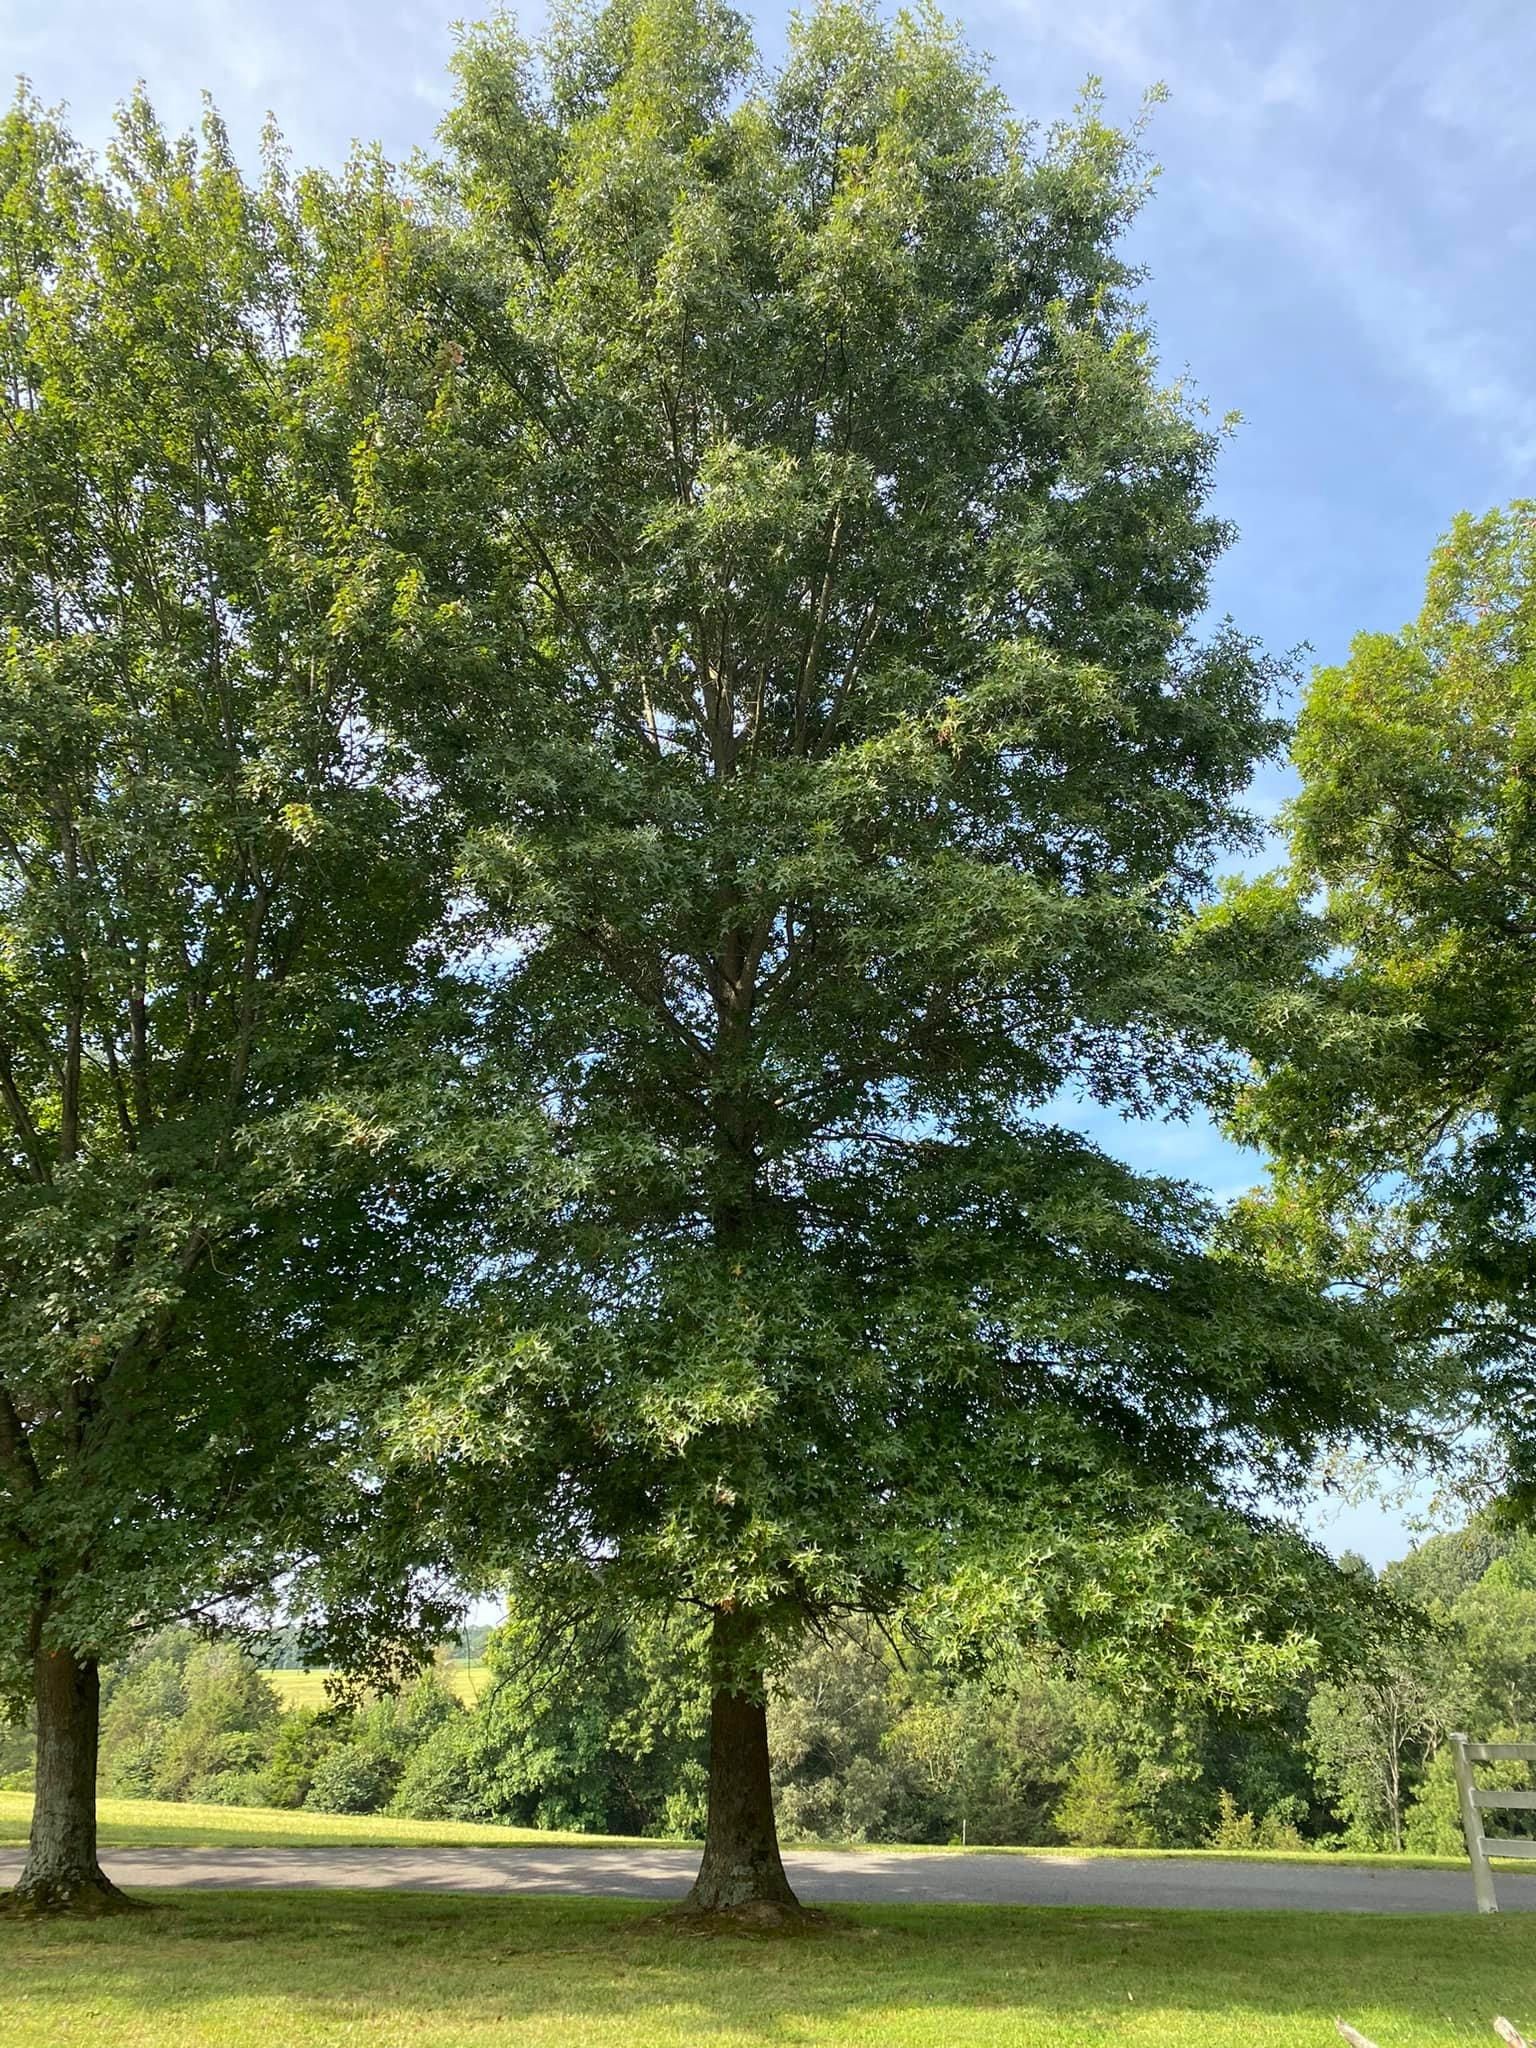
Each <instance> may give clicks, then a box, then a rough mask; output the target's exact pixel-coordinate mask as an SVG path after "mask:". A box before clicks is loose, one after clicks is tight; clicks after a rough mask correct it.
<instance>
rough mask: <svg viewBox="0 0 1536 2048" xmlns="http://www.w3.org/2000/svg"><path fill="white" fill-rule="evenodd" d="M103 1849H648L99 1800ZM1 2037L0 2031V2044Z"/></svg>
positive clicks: (613, 1842) (562, 1837)
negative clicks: (370, 1847) (524, 1847)
mask: <svg viewBox="0 0 1536 2048" xmlns="http://www.w3.org/2000/svg"><path fill="white" fill-rule="evenodd" d="M96 1811H97V1822H98V1827H99V1832H100V1838H101V1846H102V1848H103V1849H152V1848H169V1849H174V1848H187V1849H277V1848H282V1849H304V1848H314V1849H355V1848H367V1847H369V1846H370V1845H371V1846H372V1847H374V1848H377V1849H409V1848H413V1847H420V1848H439V1849H451V1848H458V1849H498V1848H500V1849H510V1848H517V1847H520V1846H528V1847H535V1848H544V1849H552V1848H578V1847H579V1848H585V1849H602V1848H615V1849H634V1848H646V1849H654V1848H655V1847H656V1846H657V1844H656V1843H655V1842H654V1841H647V1842H642V1841H640V1840H639V1839H638V1838H636V1837H634V1836H629V1835H579V1834H573V1833H570V1832H564V1833H556V1832H555V1831H554V1830H552V1829H551V1830H545V1829H541V1828H504V1827H494V1826H491V1825H489V1824H482V1823H480V1822H477V1821H456V1820H392V1819H391V1818H390V1817H389V1816H388V1815H387V1814H382V1813H304V1812H296V1811H294V1810H293V1809H292V1808H287V1807H275V1806H197V1805H194V1804H192V1803H191V1802H190V1801H188V1802H187V1803H186V1804H184V1805H183V1804H179V1803H178V1804H171V1803H170V1802H168V1801H162V1800H155V1799H102V1800H99V1801H98V1802H97V1809H96ZM31 1825H32V1795H31V1793H30V1792H0V1846H4V1845H12V1846H14V1845H16V1844H18V1843H22V1842H25V1841H26V1839H27V1830H28V1829H29V1828H30V1826H31ZM4 2043H5V2036H4V2034H3V2033H0V2044H4Z"/></svg>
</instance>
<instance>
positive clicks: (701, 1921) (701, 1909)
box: [666, 1892, 826, 1934]
mask: <svg viewBox="0 0 1536 2048" xmlns="http://www.w3.org/2000/svg"><path fill="white" fill-rule="evenodd" d="M666 1917H667V1919H668V1921H669V1922H670V1923H671V1924H672V1925H674V1926H676V1927H680V1928H682V1929H684V1930H686V1931H687V1932H688V1933H689V1934H809V1933H810V1932H812V1931H813V1930H814V1929H816V1928H819V1927H821V1926H822V1925H823V1924H824V1922H825V1919H826V1915H825V1914H823V1913H818V1912H816V1911H815V1909H814V1908H812V1907H809V1906H802V1905H801V1904H800V1902H799V1900H798V1899H793V1898H792V1899H788V1900H783V1899H749V1900H748V1901H747V1902H746V1903H745V1904H744V1905H740V1906H706V1905H702V1904H701V1903H700V1902H699V1901H698V1900H697V1899H695V1898H694V1896H693V1894H692V1893H691V1892H690V1893H689V1895H688V1897H687V1898H686V1899H679V1900H678V1902H677V1904H676V1905H675V1906H672V1907H669V1908H668V1911H667V1916H666Z"/></svg>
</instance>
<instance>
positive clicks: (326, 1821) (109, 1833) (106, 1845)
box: [0, 1792, 1530, 2048]
mask: <svg viewBox="0 0 1536 2048" xmlns="http://www.w3.org/2000/svg"><path fill="white" fill-rule="evenodd" d="M97 1817H98V1822H99V1826H100V1835H101V1846H102V1848H103V1849H154V1848H165V1849H174V1848H188V1849H306V1848H309V1849H358V1848H368V1847H370V1846H371V1847H373V1848H377V1849H409V1848H413V1847H420V1848H437V1849H497V1848H500V1849H511V1848H543V1849H664V1848H690V1847H691V1848H697V1847H698V1844H697V1843H682V1842H676V1841H664V1840H660V1839H658V1838H657V1837H656V1836H638V1835H584V1834H579V1833H577V1832H576V1831H575V1830H573V1829H553V1828H550V1829H545V1828H514V1827H502V1826H500V1825H499V1824H497V1823H494V1822H490V1821H459V1820H396V1819H395V1818H393V1817H392V1816H391V1815H389V1814H386V1813H305V1812H302V1811H296V1810H294V1809H293V1808H292V1807H276V1806H199V1805H196V1804H194V1803H192V1802H191V1801H187V1802H180V1801H177V1802H172V1801H168V1800H157V1799H101V1800H98V1802H97ZM31 1824H32V1795H31V1793H30V1792H0V1848H6V1847H16V1846H18V1845H20V1844H21V1843H24V1842H25V1841H26V1839H27V1830H28V1828H29V1827H30V1826H31ZM789 1846H791V1847H793V1846H795V1845H793V1844H791V1845H789ZM804 1846H805V1847H807V1848H809V1849H814V1850H816V1851H818V1852H821V1851H828V1850H831V1851H836V1852H838V1853H841V1854H845V1855H849V1856H858V1855H861V1854H869V1855H875V1856H965V1855H972V1856H1042V1857H1053V1856H1066V1857H1071V1858H1073V1859H1078V1858H1081V1857H1085V1856H1092V1857H1106V1858H1125V1857H1134V1858H1136V1859H1137V1860H1138V1861H1142V1860H1146V1861H1155V1862H1188V1863H1200V1862H1209V1861H1211V1860H1212V1859H1215V1860H1217V1861H1221V1862H1229V1861H1230V1862H1236V1863H1305V1864H1317V1863H1321V1862H1325V1861H1326V1862H1328V1863H1334V1864H1350V1865H1352V1866H1358V1867H1364V1868H1374V1869H1380V1870H1459V1871H1463V1872H1464V1871H1465V1870H1466V1868H1467V1862H1466V1858H1465V1857H1463V1856H1372V1855H1369V1854H1366V1853H1364V1852H1353V1851H1352V1852H1350V1853H1348V1854H1345V1855H1332V1854H1330V1855H1326V1856H1325V1855H1324V1854H1323V1852H1321V1851H1318V1850H1315V1849H1313V1850H1300V1851H1298V1850H1291V1849H1241V1850H1235V1851H1234V1850H1230V1849H1080V1848H1054V1849H1052V1848H1043V1849H1042V1848H1004V1847H998V1846H996V1845H994V1844H990V1843H979V1844H975V1845H973V1846H972V1847H971V1848H970V1849H969V1850H966V1849H961V1848H958V1847H956V1846H955V1845H954V1844H948V1845H946V1844H943V1843H932V1842H911V1843H908V1842H812V1843H806V1844H805V1845H804ZM1495 1867H1496V1868H1500V1869H1504V1868H1508V1869H1518V1870H1519V1871H1520V1872H1521V1873H1522V1875H1524V1874H1527V1873H1528V1872H1529V1868H1530V1866H1529V1865H1528V1864H1510V1863H1509V1862H1508V1861H1507V1859H1500V1860H1499V1861H1498V1862H1497V1864H1496V1866H1495ZM0 2048H3V2037H0Z"/></svg>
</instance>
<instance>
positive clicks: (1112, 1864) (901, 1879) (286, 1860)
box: [0, 1847, 1536, 1913]
mask: <svg viewBox="0 0 1536 2048" xmlns="http://www.w3.org/2000/svg"><path fill="white" fill-rule="evenodd" d="M21 1862H22V1852H21V1850H20V1849H19V1848H18V1849H0V1886H4V1885H7V1884H10V1883H12V1882H13V1881H14V1880H15V1878H16V1876H17V1875H18V1874H19V1872H20V1870H21ZM784 1862H785V1865H786V1867H787V1869H788V1871H789V1876H790V1882H791V1883H792V1884H793V1885H794V1887H795V1890H796V1891H797V1892H798V1893H799V1895H800V1897H801V1898H802V1899H803V1900H804V1901H805V1902H806V1904H807V1905H833V1904H839V1903H852V1902H855V1901H858V1902H863V1903H867V1904H872V1905H873V1904H895V1903H900V1902H903V1901H906V1902H911V1903H914V1904H918V1903H926V1904H952V1905H971V1904H976V1905H1013V1906H1121V1907H1127V1908H1130V1909H1133V1910H1134V1909H1136V1908H1145V1907H1168V1906H1174V1907H1192V1908H1221V1909H1223V1910H1232V1909H1243V1908H1248V1909H1251V1910H1253V1911H1264V1912H1272V1911H1275V1910H1277V1909H1278V1910H1282V1911H1283V1910H1287V1909H1289V1910H1293V1911H1296V1912H1309V1913H1470V1912H1471V1911H1472V1910H1473V1905H1472V1878H1471V1873H1470V1872H1462V1871H1449V1870H1391V1869H1381V1868H1371V1869H1365V1868H1356V1867H1352V1866H1350V1865H1348V1864H1344V1863H1335V1862H1332V1861H1328V1860H1324V1859H1322V1858H1319V1859H1318V1860H1317V1861H1316V1862H1307V1863H1241V1862H1225V1861H1221V1860H1216V1859H1210V1860H1207V1859H1204V1858H1201V1859H1198V1860H1197V1859H1190V1860H1188V1861H1185V1860H1181V1859H1164V1858H1157V1857H1097V1856H1073V1855H1072V1854H1071V1853H1070V1852H1066V1853H1061V1854H1052V1855H1049V1856H1000V1855H988V1854H987V1853H986V1852H985V1851H971V1852H969V1853H966V1854H961V1855H952V1854H951V1855H945V1854H935V1855H923V1854H906V1855H889V1854H882V1853H881V1852H880V1851H879V1850H877V1849H867V1850H852V1851H850V1850H827V1849H792V1850H789V1851H787V1852H786V1853H785V1857H784ZM102 1863H103V1865H104V1867H105V1869H106V1870H107V1872H108V1874H109V1875H110V1876H111V1877H112V1878H113V1879H115V1881H116V1882H117V1883H118V1884H120V1885H125V1886H127V1887H129V1888H131V1889H138V1888H139V1887H146V1888H147V1887H159V1886H189V1887H193V1888H199V1889H211V1890H219V1891H230V1890H268V1889H271V1888H274V1887H276V1888H279V1889H282V1890H313V1889H331V1888H342V1887H355V1888H358V1889H363V1890H374V1889H384V1890H393V1891H451V1892H509V1891H511V1892H560V1893H578V1892H579V1893H585V1894H588V1895H594V1894H595V1895H598V1896H607V1897H611V1898H625V1899H668V1898H680V1897H681V1896H682V1894H683V1893H684V1892H685V1891H686V1890H687V1888H688V1885H689V1883H690V1882H691V1880H692V1878H693V1873H694V1870H695V1868H696V1867H697V1864H698V1851H697V1850H694V1849H668V1848H661V1847H658V1848H655V1849H532V1848H521V1849H382V1848H381V1849H375V1848H365V1849H109V1850H107V1851H105V1852H104V1853H103V1856H102ZM1498 1888H1499V1903H1500V1906H1501V1907H1502V1908H1503V1909H1504V1910H1505V1911H1520V1912H1529V1911H1531V1910H1533V1909H1536V1875H1532V1874H1528V1873H1526V1872H1516V1873H1512V1874H1508V1875H1505V1874H1501V1875H1500V1876H1499V1879H1498Z"/></svg>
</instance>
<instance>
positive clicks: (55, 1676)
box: [8, 1648, 131, 1913]
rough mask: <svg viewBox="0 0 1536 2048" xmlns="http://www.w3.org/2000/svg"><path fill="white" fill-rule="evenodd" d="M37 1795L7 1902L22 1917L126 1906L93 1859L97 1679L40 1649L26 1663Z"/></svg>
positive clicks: (84, 1661) (86, 1664)
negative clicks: (23, 1856) (33, 1713)
mask: <svg viewBox="0 0 1536 2048" xmlns="http://www.w3.org/2000/svg"><path fill="white" fill-rule="evenodd" d="M32 1697H33V1703H34V1706H35V1709H36V1715H37V1792H36V1797H35V1799H34V1801H33V1806H32V1833H31V1836H30V1838H29V1841H28V1844H27V1860H26V1864H25V1866H24V1867H23V1869H22V1873H21V1876H20V1878H19V1879H18V1880H17V1883H16V1889H15V1890H14V1891H13V1892H12V1893H11V1895H10V1899H9V1901H8V1903H9V1905H10V1906H11V1908H12V1909H13V1910H20V1911H24V1912H29V1913H109V1912H114V1911H120V1910H122V1909H123V1908H125V1907H127V1906H128V1905H129V1904H130V1903H131V1902H130V1901H129V1900H128V1899H127V1898H125V1897H124V1895H123V1894H122V1893H121V1892H120V1891H119V1890H118V1889H117V1887H116V1885H114V1884H112V1883H110V1882H109V1880H108V1879H107V1878H106V1877H105V1876H104V1875H103V1872H102V1869H101V1865H100V1864H99V1863H98V1862H97V1860H96V1751H97V1744H98V1740H99V1736H100V1730H101V1674H100V1671H99V1670H98V1668H97V1665H96V1662H95V1660H94V1659H93V1658H89V1657H76V1656H74V1655H73V1654H72V1653H71V1652H70V1651H68V1650H47V1649H42V1648H39V1650H38V1651H37V1653H36V1655H35V1657H34V1659H33V1681H32Z"/></svg>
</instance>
